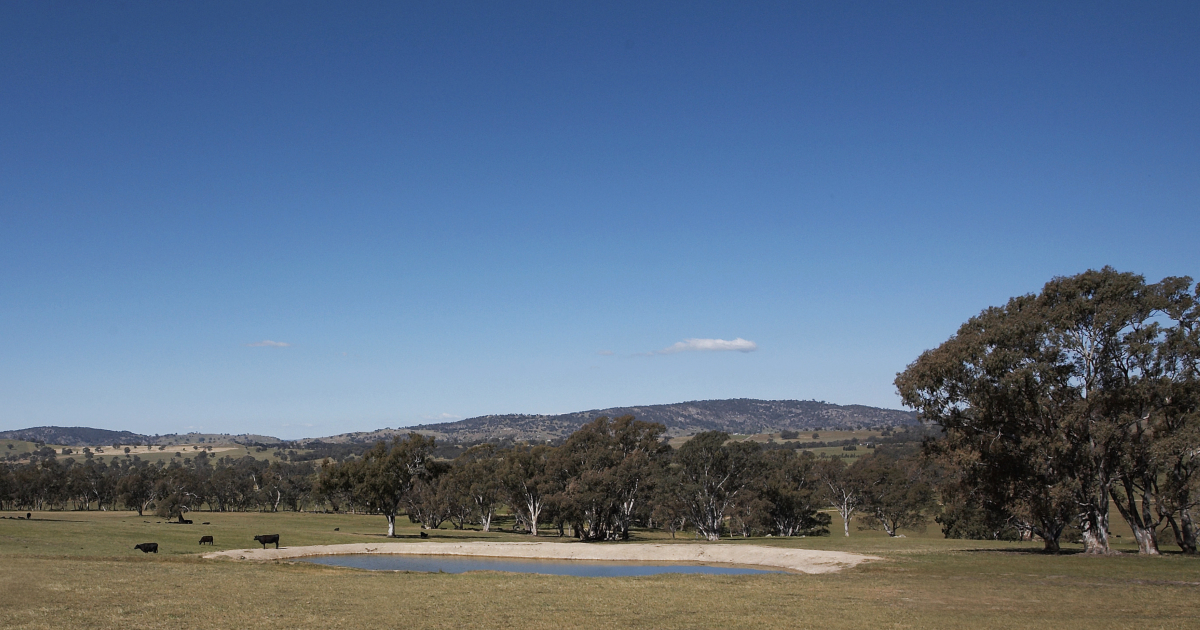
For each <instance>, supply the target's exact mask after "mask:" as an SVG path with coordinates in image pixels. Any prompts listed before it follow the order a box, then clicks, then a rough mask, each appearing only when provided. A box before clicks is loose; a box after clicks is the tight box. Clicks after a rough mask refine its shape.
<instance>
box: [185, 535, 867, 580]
mask: <svg viewBox="0 0 1200 630" xmlns="http://www.w3.org/2000/svg"><path fill="white" fill-rule="evenodd" d="M352 553H386V554H411V555H425V556H436V555H446V556H489V557H493V558H546V559H554V560H623V561H635V562H697V563H704V564H709V563H719V564H740V565H750V566H763V567H771V568H779V569H787V570H790V571H799V572H801V573H830V572H832V571H840V570H841V569H845V568H849V567H853V566H855V565H857V564H859V563H861V562H866V561H868V560H879V559H880V558H878V557H876V556H866V555H861V554H856V553H846V552H842V551H817V550H813V549H782V548H779V547H761V546H757V545H706V544H665V545H653V544H638V543H630V544H613V545H599V544H588V543H558V542H466V543H443V542H411V543H351V544H345V545H313V546H309V547H283V548H280V549H274V548H268V549H230V550H228V551H217V552H213V553H207V554H204V557H205V558H208V559H217V558H230V559H233V560H282V559H287V558H300V557H304V556H332V555H343V554H352Z"/></svg>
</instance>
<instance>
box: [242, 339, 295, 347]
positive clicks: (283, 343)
mask: <svg viewBox="0 0 1200 630" xmlns="http://www.w3.org/2000/svg"><path fill="white" fill-rule="evenodd" d="M291 345H292V344H290V343H287V342H286V341H271V340H270V339H263V340H262V341H256V342H254V343H248V344H246V346H247V347H250V348H287V347H290V346H291Z"/></svg>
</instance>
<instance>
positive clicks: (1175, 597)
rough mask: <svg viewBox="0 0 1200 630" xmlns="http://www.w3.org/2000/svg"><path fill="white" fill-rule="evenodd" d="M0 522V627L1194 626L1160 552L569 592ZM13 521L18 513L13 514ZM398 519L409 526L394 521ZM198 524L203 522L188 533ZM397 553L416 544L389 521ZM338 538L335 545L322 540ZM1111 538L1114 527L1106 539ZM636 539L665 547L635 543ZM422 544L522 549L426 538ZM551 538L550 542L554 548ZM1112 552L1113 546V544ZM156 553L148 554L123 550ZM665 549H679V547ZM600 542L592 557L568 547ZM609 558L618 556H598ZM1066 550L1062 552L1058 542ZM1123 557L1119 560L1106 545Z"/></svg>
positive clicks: (471, 535)
mask: <svg viewBox="0 0 1200 630" xmlns="http://www.w3.org/2000/svg"><path fill="white" fill-rule="evenodd" d="M17 515H18V513H14V512H4V513H0V516H4V517H8V518H2V519H0V566H2V567H3V568H4V570H3V571H0V626H2V627H5V628H62V627H84V628H110V627H111V628H115V627H138V628H158V627H164V628H165V627H171V628H199V627H206V628H207V627H218V628H225V627H239V628H282V627H287V628H293V627H316V626H320V627H330V628H359V627H374V626H377V625H379V624H380V623H387V624H396V625H405V626H413V627H422V628H424V627H431V628H452V627H453V628H460V627H489V628H505V627H514V626H521V627H523V628H564V627H566V628H571V627H590V628H596V627H655V628H659V627H661V628H693V627H733V628H762V627H792V628H822V629H824V628H855V629H859V628H864V627H872V628H1088V629H1090V630H1095V629H1097V628H1129V627H1137V628H1184V627H1197V626H1198V625H1200V606H1197V605H1196V604H1197V598H1198V597H1200V559H1197V558H1188V557H1184V556H1181V555H1178V554H1171V553H1168V554H1167V555H1165V556H1163V557H1157V558H1146V557H1139V556H1137V555H1134V554H1128V553H1126V554H1122V555H1120V556H1116V557H1107V558H1096V557H1087V556H1083V555H1081V554H1074V553H1066V554H1062V555H1055V556H1046V555H1043V554H1041V553H1038V552H1037V549H1038V548H1039V545H1038V544H1036V543H1005V542H994V541H962V540H945V539H943V538H942V537H941V535H940V533H939V532H938V530H937V528H936V526H930V527H929V528H928V530H927V531H925V532H923V533H908V532H906V537H905V538H888V537H887V536H885V535H883V534H882V533H879V532H873V531H859V530H858V529H856V528H852V529H851V536H850V537H849V538H846V537H844V536H842V535H841V532H840V528H841V524H840V523H838V522H835V523H834V524H833V525H834V533H835V535H833V536H822V537H815V538H791V539H784V538H752V539H749V540H742V539H731V540H725V541H722V542H720V543H716V544H727V545H728V544H732V545H741V544H760V545H764V544H765V545H779V546H786V547H802V548H817V549H833V550H842V551H854V552H862V553H869V554H874V555H878V556H880V557H881V558H882V559H881V560H880V561H877V562H871V563H868V564H864V565H861V566H859V567H857V568H855V569H850V570H847V571H843V572H841V573H836V574H826V575H792V574H773V575H751V576H705V575H686V576H685V575H663V576H653V577H638V578H572V577H558V576H538V575H522V574H504V573H491V572H481V573H471V574H463V575H447V574H442V575H439V574H419V573H387V572H369V571H359V570H354V569H342V568H336V567H324V566H318V565H311V564H308V563H304V562H296V561H287V562H282V561H281V562H269V563H245V562H235V561H208V560H202V559H201V558H200V557H199V556H200V554H201V553H202V552H203V551H208V550H209V547H208V546H205V547H204V548H203V549H201V548H200V547H199V545H198V544H197V543H198V541H199V538H200V536H202V535H205V534H209V535H212V536H213V537H214V539H215V541H216V545H214V547H213V548H215V549H231V548H248V547H251V546H256V543H254V542H253V540H252V538H253V536H254V535H255V534H260V533H272V534H274V533H278V534H280V535H281V537H282V540H281V542H282V543H283V546H298V545H310V544H333V543H343V542H361V541H368V540H382V539H383V537H382V534H383V532H384V527H385V522H384V519H383V518H382V517H379V516H363V515H347V514H336V515H335V514H305V513H299V514H297V513H279V514H266V513H207V512H194V513H192V514H191V515H190V516H191V518H192V519H193V520H194V521H195V523H194V524H192V525H175V524H167V523H165V522H161V521H162V519H158V518H153V517H138V516H137V513H136V512H68V511H64V512H35V513H34V519H33V520H29V521H27V520H23V519H22V520H16V519H15V518H12V517H15V516H17ZM20 515H21V516H24V513H20ZM401 520H405V519H401ZM204 521H208V522H209V523H210V525H202V524H201V523H202V522H204ZM398 525H400V528H399V534H400V536H401V540H419V530H418V529H417V528H416V527H415V526H414V525H411V524H409V523H407V522H403V523H398ZM335 528H337V529H338V530H339V531H334V529H335ZM1114 533H1117V532H1116V528H1115V527H1114ZM635 538H636V539H637V541H641V542H662V543H671V542H672V541H671V539H670V538H669V536H667V535H666V534H662V533H659V532H635ZM431 539H432V540H434V541H438V540H444V541H452V540H462V539H467V540H530V538H529V537H527V536H523V535H516V534H512V533H495V532H493V533H483V532H479V531H473V530H468V531H454V530H449V529H443V530H438V531H435V532H432V535H431ZM547 539H550V540H553V539H554V538H553V537H549V538H547ZM1123 540H1125V539H1119V541H1123ZM139 542H157V543H159V545H160V553H158V554H142V553H141V552H138V551H134V550H133V545H135V544H137V543H139ZM674 542H676V543H685V542H693V539H692V537H691V535H690V534H681V535H679V536H678V538H677V539H676V540H675V541H674ZM572 544H596V543H572ZM602 544H621V543H602ZM1068 547H1069V545H1068ZM1118 547H1119V548H1122V549H1125V550H1128V549H1130V548H1131V547H1130V546H1129V545H1128V544H1127V543H1124V542H1119V544H1118Z"/></svg>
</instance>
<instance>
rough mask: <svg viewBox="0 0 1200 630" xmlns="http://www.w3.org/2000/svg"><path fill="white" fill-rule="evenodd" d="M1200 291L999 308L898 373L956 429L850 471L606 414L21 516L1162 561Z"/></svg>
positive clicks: (1092, 281) (1157, 289)
mask: <svg viewBox="0 0 1200 630" xmlns="http://www.w3.org/2000/svg"><path fill="white" fill-rule="evenodd" d="M1198 298H1200V288H1197V287H1194V286H1193V284H1192V281H1191V279H1190V278H1167V279H1164V280H1162V281H1161V282H1159V283H1155V284H1149V283H1146V282H1145V281H1144V279H1143V278H1142V277H1141V276H1137V275H1134V274H1127V273H1118V272H1116V271H1114V270H1112V269H1109V268H1105V269H1103V270H1100V271H1090V272H1087V273H1084V274H1080V275H1078V276H1074V277H1069V278H1056V279H1054V280H1052V281H1051V282H1050V283H1048V284H1047V285H1046V286H1045V288H1044V289H1043V291H1042V292H1041V293H1040V294H1037V295H1026V296H1020V297H1017V298H1013V299H1012V300H1010V301H1009V302H1008V303H1007V304H1006V305H1005V306H1003V307H995V308H989V309H987V310H985V311H984V312H983V313H981V314H980V315H979V316H977V317H974V318H972V319H971V320H970V321H968V322H967V323H965V324H964V325H963V326H962V327H961V329H960V330H959V331H958V333H957V334H956V335H955V336H953V337H952V338H951V339H949V340H948V341H946V342H945V343H944V344H942V345H941V346H939V347H938V348H935V349H933V350H930V351H928V352H925V353H924V354H922V355H921V356H920V357H919V358H918V359H917V360H916V361H915V362H913V364H912V365H910V366H909V367H908V368H907V369H906V370H905V371H904V372H903V373H901V374H900V375H898V376H897V379H896V385H897V388H898V389H899V391H900V394H901V396H902V397H903V399H904V401H905V403H906V404H907V405H908V406H910V407H912V408H915V409H917V410H918V411H919V412H920V414H921V416H922V418H923V420H924V422H925V423H926V424H927V425H928V426H931V427H933V428H934V429H935V430H934V431H932V432H931V434H930V435H928V436H927V437H926V438H925V439H924V441H923V443H920V444H918V443H915V442H912V441H908V442H901V443H898V444H887V443H882V444H879V445H878V446H877V447H876V448H873V449H872V450H871V452H870V454H868V455H865V456H862V457H857V458H854V459H853V463H850V464H847V463H846V460H844V459H842V458H839V457H836V456H834V457H829V456H827V455H824V456H820V457H818V456H816V455H814V454H813V453H810V452H807V451H804V450H799V449H798V448H794V447H795V446H807V445H806V444H803V443H797V442H792V443H791V445H792V447H788V446H787V444H775V443H771V444H767V445H763V444H759V443H756V442H752V441H748V440H735V439H730V436H729V435H727V434H725V433H722V432H718V431H708V432H703V433H699V434H697V435H695V436H693V437H692V438H691V439H690V440H688V441H687V442H685V443H684V444H682V445H681V446H679V447H678V448H674V449H673V448H671V447H670V446H668V445H667V440H666V439H665V428H664V426H663V425H662V424H658V423H650V422H643V421H640V420H638V419H636V418H634V417H633V416H622V417H618V418H615V419H610V418H607V417H601V418H598V419H596V420H594V421H592V422H590V423H588V424H586V425H585V426H583V427H582V428H581V429H579V430H577V431H576V432H574V433H573V434H571V435H570V436H569V437H568V438H567V439H566V440H565V441H563V442H561V443H559V444H557V445H552V444H533V445H529V444H517V445H511V446H499V445H495V444H481V445H477V446H473V447H471V448H469V449H467V450H466V451H465V452H461V454H459V455H457V456H456V457H454V458H453V459H447V458H444V457H439V456H437V453H436V451H437V445H436V443H435V440H434V439H433V438H431V437H428V436H424V435H420V434H417V433H412V434H409V435H408V436H406V437H397V438H394V439H393V440H391V441H390V442H382V441H381V442H378V443H376V444H374V445H373V446H371V447H370V448H368V449H367V450H365V451H360V452H358V453H341V454H339V457H337V458H333V457H326V458H325V459H323V460H322V461H296V460H294V461H290V462H289V461H274V462H266V461H262V460H258V459H254V458H252V457H249V456H246V457H240V458H231V457H223V458H216V457H212V456H210V455H209V454H208V453H207V452H205V451H199V452H197V453H195V454H194V455H193V456H192V457H187V458H175V459H173V460H171V461H170V462H157V463H154V464H151V463H149V462H145V461H141V460H139V459H138V458H137V457H136V456H133V457H127V458H126V459H125V460H120V459H117V460H113V461H110V463H103V462H96V461H94V460H92V459H91V458H88V457H84V458H83V459H82V460H77V459H75V458H74V457H59V456H58V455H59V454H55V453H53V452H39V456H37V457H34V458H33V460H32V461H30V462H28V463H18V464H11V463H10V464H3V465H0V507H2V508H4V509H19V510H24V509H30V510H44V509H75V510H97V509H99V510H118V509H125V510H136V511H137V512H138V513H139V514H141V513H144V512H153V513H155V514H157V515H158V516H160V517H163V518H168V519H179V520H184V519H186V518H187V514H189V513H190V512H196V511H203V510H209V511H267V512H276V511H281V510H286V511H332V512H354V513H365V514H378V515H381V516H383V517H385V519H386V526H387V533H388V535H389V536H390V535H394V534H395V531H396V528H395V521H396V518H399V517H405V516H406V517H407V518H408V519H409V520H410V521H411V522H413V523H420V525H421V526H422V527H423V528H426V529H436V528H441V527H453V528H455V529H465V528H475V529H480V530H482V531H492V530H494V529H496V528H498V527H500V526H501V525H502V526H503V527H504V528H506V529H508V530H511V531H517V532H525V533H528V534H529V535H531V536H556V537H558V536H566V537H574V538H577V539H580V540H588V541H601V540H625V539H628V538H629V537H630V535H631V531H633V530H635V529H638V528H643V529H645V528H650V529H657V530H661V531H665V532H669V533H670V534H671V535H672V536H677V535H685V536H689V537H691V536H694V537H698V538H704V539H708V540H717V539H720V538H722V537H727V536H746V537H749V536H765V535H772V536H801V535H806V536H811V535H825V534H829V527H830V525H831V522H832V519H831V518H830V514H829V512H831V511H833V512H837V513H838V514H840V515H841V517H842V518H841V521H842V523H844V525H843V528H842V531H840V532H836V534H837V535H842V536H850V535H852V529H853V528H852V527H851V523H852V522H853V523H856V524H857V526H858V527H863V528H872V529H879V530H883V531H885V532H886V533H887V534H888V535H889V536H899V535H902V532H903V531H904V530H913V529H921V528H923V527H925V526H926V524H928V523H930V522H936V523H937V524H939V525H940V527H941V529H942V532H943V533H944V534H945V535H946V536H947V537H953V538H982V539H1005V540H1031V539H1035V540H1041V541H1042V542H1043V544H1044V546H1045V549H1046V550H1047V551H1057V550H1058V549H1059V548H1060V545H1061V543H1062V542H1064V541H1069V542H1082V543H1083V545H1084V548H1085V550H1086V551H1088V552H1090V553H1098V554H1104V553H1109V552H1111V546H1110V540H1109V523H1110V520H1111V519H1112V518H1121V519H1123V520H1124V521H1125V522H1126V523H1127V524H1128V526H1129V528H1130V530H1132V532H1133V534H1134V537H1135V539H1136V542H1137V545H1138V549H1139V551H1140V552H1141V553H1143V554H1147V555H1153V554H1157V553H1159V550H1160V548H1161V547H1162V546H1164V545H1168V544H1169V545H1174V546H1177V547H1178V548H1179V549H1181V550H1182V551H1183V552H1185V553H1189V554H1194V553H1196V525H1195V522H1194V520H1193V518H1194V517H1193V514H1192V512H1193V510H1194V509H1195V508H1196V505H1197V503H1198V502H1200V411H1198V410H1200V380H1198V376H1197V375H1198V371H1200V324H1198V321H1197V320H1198V319H1200V306H1198V302H1200V300H1198ZM786 437H791V438H795V437H797V435H795V434H792V435H789V436H786ZM814 438H815V436H814ZM886 441H887V440H884V442H886ZM811 444H817V443H815V442H814V443H811ZM820 444H821V446H825V444H824V443H820ZM872 446H875V445H872ZM844 448H853V445H847V446H846V447H844ZM43 451H50V449H43ZM72 455H73V453H72ZM1113 507H1115V510H1116V513H1117V514H1116V516H1114V515H1112V514H1111V513H1110V512H1111V509H1112V508H1113ZM381 525H382V524H381Z"/></svg>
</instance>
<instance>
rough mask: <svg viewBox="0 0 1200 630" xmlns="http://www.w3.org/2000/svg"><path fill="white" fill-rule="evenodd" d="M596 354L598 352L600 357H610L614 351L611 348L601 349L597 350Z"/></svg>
mask: <svg viewBox="0 0 1200 630" xmlns="http://www.w3.org/2000/svg"><path fill="white" fill-rule="evenodd" d="M596 354H598V355H600V356H602V357H611V356H612V355H614V354H616V353H614V352H613V351H612V350H601V351H599V352H597V353H596Z"/></svg>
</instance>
